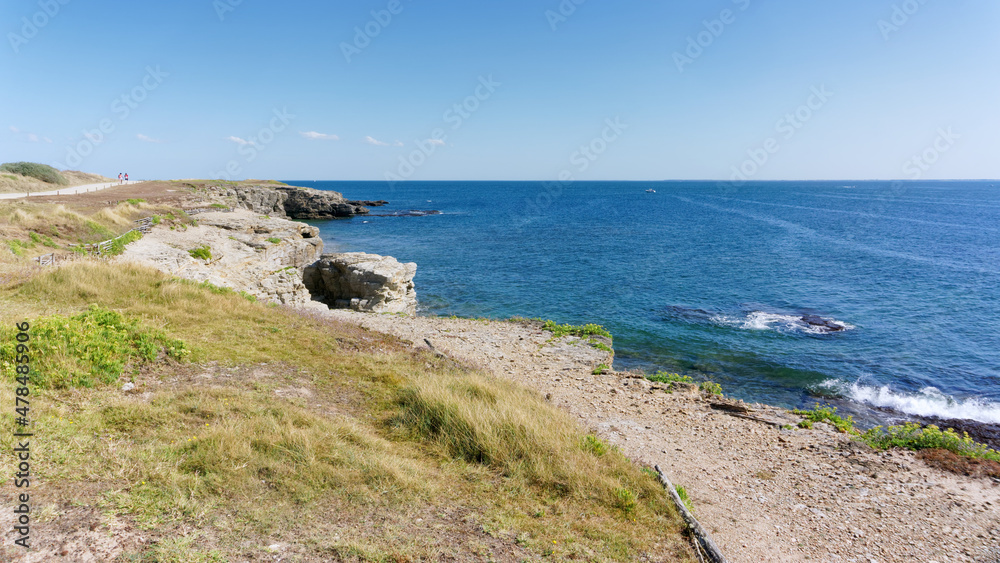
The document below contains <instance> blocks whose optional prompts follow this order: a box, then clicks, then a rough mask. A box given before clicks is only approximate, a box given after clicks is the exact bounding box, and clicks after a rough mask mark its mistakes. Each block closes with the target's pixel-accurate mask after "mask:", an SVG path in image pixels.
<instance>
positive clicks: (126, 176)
mask: <svg viewBox="0 0 1000 563" xmlns="http://www.w3.org/2000/svg"><path fill="white" fill-rule="evenodd" d="M125 183H126V184H128V172H126V173H125Z"/></svg>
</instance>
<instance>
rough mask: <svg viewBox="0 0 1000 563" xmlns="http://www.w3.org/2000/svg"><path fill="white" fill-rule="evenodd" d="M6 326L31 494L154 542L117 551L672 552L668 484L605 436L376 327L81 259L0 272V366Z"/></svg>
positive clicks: (435, 555)
mask: <svg viewBox="0 0 1000 563" xmlns="http://www.w3.org/2000/svg"><path fill="white" fill-rule="evenodd" d="M24 320H28V321H29V322H30V323H31V330H30V332H31V334H32V340H31V341H30V343H29V345H30V346H31V347H32V362H33V366H34V367H35V370H36V373H37V375H36V376H33V377H37V380H34V379H33V381H32V383H33V385H34V386H35V387H34V389H33V400H32V407H31V408H32V410H31V414H32V418H33V419H34V421H35V423H36V424H37V425H38V426H39V427H44V429H45V433H46V438H45V440H44V441H41V442H39V445H38V448H40V449H39V457H38V461H37V462H36V463H34V464H33V465H32V470H33V471H37V473H36V475H37V479H39V482H42V483H49V484H52V485H54V486H51V487H49V488H46V489H41V490H40V491H39V493H38V497H37V499H38V500H37V501H36V502H41V503H44V504H45V505H46V506H47V508H46V510H48V511H49V512H52V513H53V514H54V515H55V516H58V515H59V514H60V513H62V512H64V511H65V510H68V508H67V507H70V506H74V507H76V508H74V510H79V509H80V508H81V507H83V508H87V509H91V510H94V511H98V512H101V513H106V514H115V515H118V517H119V518H127V519H130V520H133V521H135V522H136V523H137V524H138V525H140V526H141V527H143V528H145V529H147V530H148V532H147V534H149V535H150V536H151V537H152V538H153V539H154V540H156V541H154V542H153V543H151V544H148V545H146V546H145V547H143V548H142V549H141V550H140V551H138V552H133V553H129V554H126V555H125V556H126V557H130V558H131V560H150V561H153V560H178V561H182V560H183V561H199V560H200V561H227V560H231V559H230V558H229V557H228V556H230V555H232V554H239V558H241V559H253V558H255V557H257V556H262V555H263V554H265V553H266V552H267V547H266V546H269V545H271V544H274V543H280V542H285V543H288V542H293V543H294V544H295V545H299V546H304V547H303V549H306V550H307V551H308V553H309V554H311V556H313V557H325V558H330V559H350V560H363V561H403V560H417V559H440V558H442V557H445V558H447V557H452V556H459V558H462V557H477V558H488V557H489V556H490V554H491V553H493V552H494V551H495V550H496V549H503V550H505V553H508V554H510V556H511V557H514V558H517V559H532V558H536V557H541V556H550V557H553V558H554V559H558V560H567V559H592V560H609V561H630V560H635V559H636V558H639V557H642V556H643V554H649V556H650V557H652V558H653V559H656V560H666V559H669V560H685V559H687V558H688V557H689V555H688V554H689V553H690V551H689V548H688V546H687V544H686V542H685V540H684V537H683V534H682V529H683V524H682V522H681V521H680V519H679V518H678V516H677V514H676V512H675V509H674V508H673V506H672V505H671V503H670V501H669V499H668V497H667V495H666V492H665V491H664V490H663V489H662V487H661V486H660V484H659V483H658V481H657V480H656V479H655V478H653V477H651V476H650V475H649V474H648V473H647V472H643V471H640V469H639V468H638V467H637V466H635V465H634V464H632V463H631V462H630V461H629V460H627V459H626V458H625V457H624V456H623V455H622V454H621V453H620V452H619V451H618V450H617V449H615V448H612V447H610V446H608V445H607V444H605V443H604V442H603V441H601V440H600V439H598V438H596V437H594V436H592V435H587V434H585V433H584V432H583V431H582V430H581V429H580V427H579V426H577V424H576V423H575V422H574V421H573V420H572V419H571V418H570V417H569V415H567V414H565V413H563V412H562V411H561V410H559V409H557V408H555V407H553V406H552V405H550V404H548V403H547V402H546V401H545V400H544V399H543V398H542V397H540V396H539V395H538V394H537V393H534V392H532V391H528V390H526V389H524V388H522V387H519V386H516V385H514V384H512V383H509V382H506V381H502V380H497V379H495V378H493V377H491V376H488V375H486V374H483V373H481V372H479V371H476V370H475V369H472V368H469V367H467V366H464V365H461V364H457V363H455V362H454V361H453V360H450V359H448V358H443V357H439V356H436V355H434V354H431V353H429V352H422V351H418V350H414V349H413V348H411V347H409V346H407V345H405V344H404V343H402V342H400V341H398V340H396V339H394V338H392V337H389V336H385V335H381V334H378V333H373V332H368V331H365V330H363V329H361V328H358V327H355V326H352V325H346V324H341V323H338V322H334V321H331V320H328V319H325V318H322V317H310V316H308V315H303V314H300V313H296V312H293V311H291V310H288V309H284V308H280V307H271V306H266V305H264V304H260V303H253V302H250V301H249V300H247V299H244V298H243V297H242V296H240V295H238V294H235V292H232V291H224V290H221V288H215V287H214V286H210V285H208V284H199V283H194V282H189V281H183V280H177V279H172V278H169V277H167V276H165V275H164V274H162V273H160V272H157V271H155V270H151V269H147V268H143V267H139V266H134V265H124V264H119V265H114V264H104V263H91V262H80V263H74V264H69V265H66V266H63V267H61V268H59V269H54V270H50V271H44V272H42V273H40V274H37V275H35V276H33V277H31V278H28V279H25V280H22V281H19V282H17V283H13V284H7V285H6V286H2V287H0V373H2V377H3V378H4V379H5V380H8V381H10V380H12V379H13V377H14V372H13V370H12V359H11V358H12V354H13V352H14V351H13V350H12V348H11V343H12V342H14V340H13V338H12V334H13V332H12V331H13V330H14V328H13V327H14V322H15V321H16V322H22V321H24ZM43 372H44V373H43ZM123 385H124V387H123ZM12 389H13V387H12V386H10V385H4V386H2V387H0V402H3V403H4V404H8V403H9V404H13V391H12ZM293 391H294V392H293ZM0 424H2V425H3V426H4V427H7V428H12V427H14V420H13V414H12V413H10V412H7V411H4V412H2V413H0ZM4 440H8V438H4ZM6 445H9V444H7V443H5V446H6ZM33 453H34V452H33ZM11 471H12V470H11V468H10V467H7V466H4V467H3V468H2V469H0V478H3V479H5V480H8V479H9V478H10V477H11V476H12V474H11ZM55 485H57V486H55ZM83 485H85V486H83ZM43 491H44V492H43ZM32 498H33V499H34V498H36V496H35V495H33V497H32ZM463 554H464V555H463ZM164 558H166V559H164ZM170 558H175V559H170Z"/></svg>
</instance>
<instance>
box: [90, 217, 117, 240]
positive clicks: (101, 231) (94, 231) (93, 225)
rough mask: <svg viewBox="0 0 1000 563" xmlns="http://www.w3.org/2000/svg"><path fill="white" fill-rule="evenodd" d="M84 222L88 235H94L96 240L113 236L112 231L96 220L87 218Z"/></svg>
mask: <svg viewBox="0 0 1000 563" xmlns="http://www.w3.org/2000/svg"><path fill="white" fill-rule="evenodd" d="M84 224H85V225H86V227H87V230H88V231H89V234H90V236H91V237H96V238H97V240H107V239H112V238H114V237H115V232H114V231H112V230H111V229H109V228H107V227H105V226H104V225H101V224H100V223H98V222H96V221H92V220H88V221H86V222H85V223H84Z"/></svg>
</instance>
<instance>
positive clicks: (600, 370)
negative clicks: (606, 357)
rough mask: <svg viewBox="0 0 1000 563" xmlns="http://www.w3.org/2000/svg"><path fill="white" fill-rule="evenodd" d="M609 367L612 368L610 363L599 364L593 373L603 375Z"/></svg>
mask: <svg viewBox="0 0 1000 563" xmlns="http://www.w3.org/2000/svg"><path fill="white" fill-rule="evenodd" d="M608 369H611V368H609V367H608V364H599V365H598V366H597V367H596V368H594V371H593V372H591V373H593V374H594V375H601V374H602V373H604V372H605V371H606V370H608Z"/></svg>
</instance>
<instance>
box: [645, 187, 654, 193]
mask: <svg viewBox="0 0 1000 563" xmlns="http://www.w3.org/2000/svg"><path fill="white" fill-rule="evenodd" d="M646 193H647V194H655V193H656V190H654V189H653V188H649V189H648V190H646Z"/></svg>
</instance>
